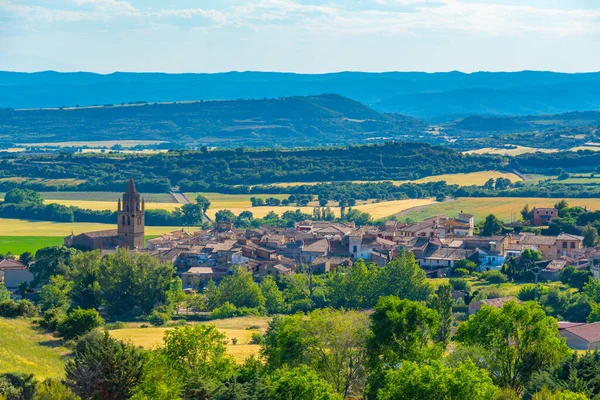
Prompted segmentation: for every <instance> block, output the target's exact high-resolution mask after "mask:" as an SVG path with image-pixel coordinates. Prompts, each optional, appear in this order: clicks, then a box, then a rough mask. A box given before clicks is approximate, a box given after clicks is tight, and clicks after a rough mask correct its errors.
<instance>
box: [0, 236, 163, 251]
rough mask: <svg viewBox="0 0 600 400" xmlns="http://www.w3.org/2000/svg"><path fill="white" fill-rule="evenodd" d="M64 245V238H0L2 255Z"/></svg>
mask: <svg viewBox="0 0 600 400" xmlns="http://www.w3.org/2000/svg"><path fill="white" fill-rule="evenodd" d="M156 236H157V235H146V236H145V238H146V240H148V239H152V238H155V237H156ZM62 244H63V237H62V236H0V254H6V253H8V252H11V253H12V254H23V253H24V252H26V251H29V252H30V253H35V252H36V251H38V250H39V249H41V248H43V247H48V246H60V245H62Z"/></svg>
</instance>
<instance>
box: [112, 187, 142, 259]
mask: <svg viewBox="0 0 600 400" xmlns="http://www.w3.org/2000/svg"><path fill="white" fill-rule="evenodd" d="M117 210H118V216H119V217H118V218H119V220H118V232H119V239H120V240H121V242H122V243H123V245H124V246H125V247H127V248H128V249H136V248H137V249H143V248H144V199H141V200H140V194H139V193H138V192H137V190H135V183H134V182H133V178H130V179H129V184H128V185H127V191H126V192H125V193H123V202H121V199H119V203H118V207H117Z"/></svg>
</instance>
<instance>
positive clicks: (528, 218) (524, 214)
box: [521, 204, 533, 222]
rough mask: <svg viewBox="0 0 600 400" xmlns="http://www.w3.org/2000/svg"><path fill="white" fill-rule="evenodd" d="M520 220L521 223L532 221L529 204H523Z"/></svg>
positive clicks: (531, 211)
mask: <svg viewBox="0 0 600 400" xmlns="http://www.w3.org/2000/svg"><path fill="white" fill-rule="evenodd" d="M521 218H523V221H525V222H530V221H532V220H533V210H530V209H529V204H525V207H523V209H522V210H521Z"/></svg>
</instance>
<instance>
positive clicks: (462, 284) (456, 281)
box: [450, 278, 469, 293]
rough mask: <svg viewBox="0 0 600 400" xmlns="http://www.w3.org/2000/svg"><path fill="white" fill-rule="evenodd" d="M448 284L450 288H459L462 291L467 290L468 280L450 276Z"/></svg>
mask: <svg viewBox="0 0 600 400" xmlns="http://www.w3.org/2000/svg"><path fill="white" fill-rule="evenodd" d="M450 285H452V290H460V291H463V292H465V293H466V292H469V282H467V280H466V279H463V278H450Z"/></svg>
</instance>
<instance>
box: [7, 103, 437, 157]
mask: <svg viewBox="0 0 600 400" xmlns="http://www.w3.org/2000/svg"><path fill="white" fill-rule="evenodd" d="M0 126H1V127H2V129H1V130H0V142H4V143H27V144H29V143H31V144H35V143H40V142H61V141H73V140H77V141H99V140H134V139H135V140H161V141H167V142H171V143H179V144H185V145H214V146H217V145H218V146H225V147H231V146H268V147H273V146H310V145H319V146H320V145H332V144H333V145H339V144H350V143H361V142H365V141H372V140H377V141H381V140H383V139H382V138H386V139H403V138H407V137H413V136H414V135H417V134H419V133H420V132H422V131H423V129H424V127H425V124H424V123H423V122H421V121H419V120H416V119H414V118H412V117H406V116H402V115H396V114H394V115H392V114H380V113H378V112H376V111H373V110H372V109H370V108H368V107H366V106H364V105H362V104H360V103H358V102H356V101H354V100H350V99H347V98H344V97H341V96H338V95H319V96H308V97H287V98H277V99H261V100H228V101H200V102H190V103H170V104H131V105H104V106H101V107H80V108H65V109H62V108H61V109H40V110H36V109H31V110H13V109H3V110H0Z"/></svg>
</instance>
